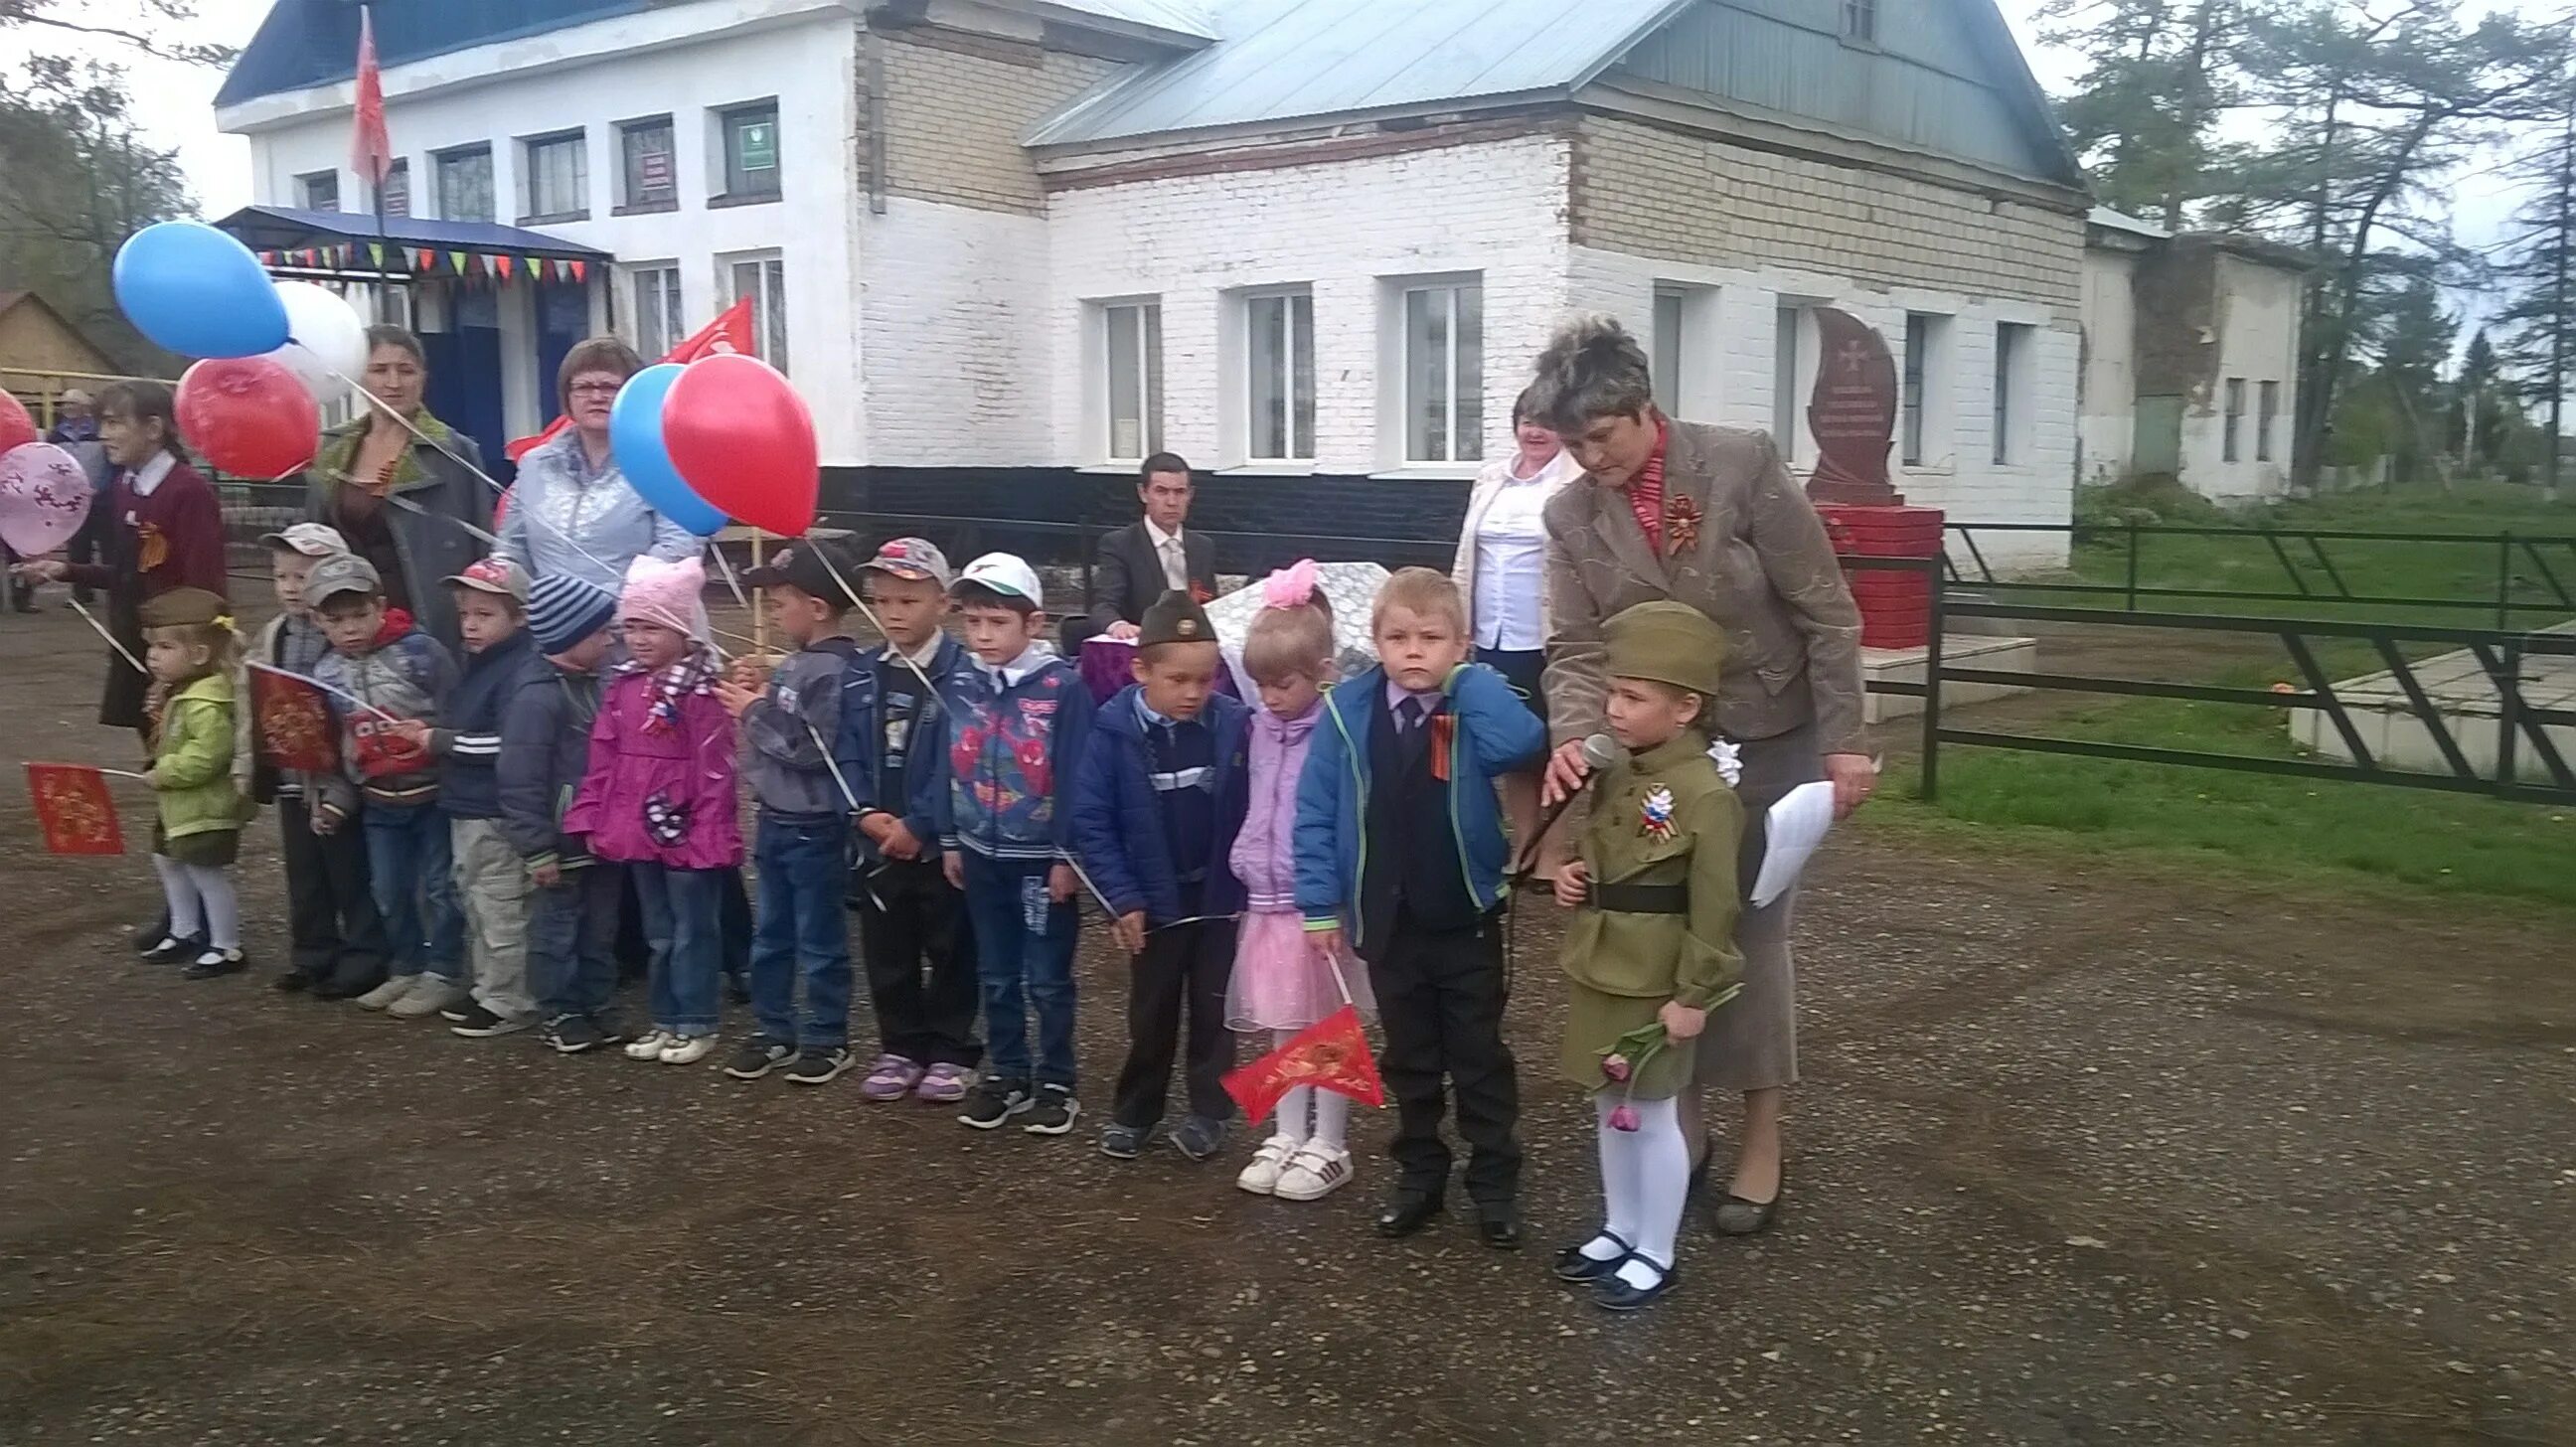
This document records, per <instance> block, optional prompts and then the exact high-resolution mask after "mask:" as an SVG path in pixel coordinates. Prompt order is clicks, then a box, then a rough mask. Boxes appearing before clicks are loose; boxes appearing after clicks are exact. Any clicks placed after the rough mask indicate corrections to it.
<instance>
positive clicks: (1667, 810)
mask: <svg viewBox="0 0 2576 1447" xmlns="http://www.w3.org/2000/svg"><path fill="white" fill-rule="evenodd" d="M1637 829H1638V832H1639V833H1641V834H1644V835H1645V836H1646V837H1647V838H1649V839H1652V840H1654V841H1655V842H1657V843H1659V844H1660V843H1662V842H1663V841H1665V840H1667V839H1670V838H1672V837H1673V791H1672V790H1671V789H1669V788H1666V787H1665V786H1664V785H1662V784H1657V785H1656V786H1654V787H1653V788H1651V789H1648V790H1647V791H1646V802H1645V803H1644V804H1643V805H1641V806H1640V807H1639V808H1638V810H1637Z"/></svg>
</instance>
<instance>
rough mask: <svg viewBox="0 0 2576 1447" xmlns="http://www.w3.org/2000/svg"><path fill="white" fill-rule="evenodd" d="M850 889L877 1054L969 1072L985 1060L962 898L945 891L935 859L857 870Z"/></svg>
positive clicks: (945, 881) (945, 879)
mask: <svg viewBox="0 0 2576 1447" xmlns="http://www.w3.org/2000/svg"><path fill="white" fill-rule="evenodd" d="M851 885H852V893H853V894H855V895H856V896H857V897H858V900H857V902H858V908H859V936H860V952H861V955H862V957H863V958H864V959H865V961H866V963H867V970H868V999H869V1000H870V1001H871V1002H872V1003H873V1004H874V1005H875V1006H876V1012H877V1039H878V1041H879V1042H880V1045H881V1048H882V1049H884V1051H885V1052H886V1053H887V1054H889V1055H900V1056H903V1057H904V1058H905V1059H907V1060H913V1061H918V1062H919V1063H921V1064H923V1065H962V1066H964V1067H966V1068H968V1069H970V1070H971V1069H973V1068H974V1066H975V1063H976V1062H977V1061H979V1060H981V1059H983V1058H984V1047H983V1045H982V1044H980V1043H979V1042H977V1040H976V1039H975V1018H976V1010H977V1008H978V1005H979V1002H980V1001H981V998H982V996H981V995H980V993H979V992H978V986H977V984H976V980H975V951H974V948H973V946H972V945H971V944H970V942H969V941H968V938H967V927H966V896H965V895H964V894H963V893H960V892H959V891H957V890H955V889H951V888H950V887H949V885H948V877H947V875H945V874H943V873H941V872H940V868H939V864H938V862H937V861H936V860H903V859H897V860H890V861H888V862H887V864H886V866H885V867H884V868H883V869H879V870H876V871H875V872H873V873H870V872H868V871H866V870H864V869H862V870H860V871H858V872H857V874H856V876H855V877H854V878H853V880H852V882H851Z"/></svg>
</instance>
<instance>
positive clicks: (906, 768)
mask: <svg viewBox="0 0 2576 1447" xmlns="http://www.w3.org/2000/svg"><path fill="white" fill-rule="evenodd" d="M891 657H892V651H891V650H890V649H889V648H887V647H886V646H885V645H882V644H880V645H878V646H877V647H875V648H871V649H869V650H868V651H866V652H865V653H862V654H860V655H859V657H858V659H857V661H856V662H854V663H852V664H851V665H850V671H849V676H848V678H847V679H846V680H844V682H843V685H842V689H841V731H840V738H839V740H838V742H837V744H836V746H835V748H834V750H833V753H834V756H835V757H837V758H838V759H839V760H840V764H841V777H842V778H843V779H846V780H848V781H849V785H850V792H851V793H853V794H855V795H857V796H858V800H859V807H858V808H857V809H855V810H853V811H851V812H853V813H855V814H870V813H876V812H879V811H882V812H884V813H888V814H892V815H894V816H895V817H896V818H898V819H901V820H902V821H903V826H904V828H905V829H907V830H909V831H911V833H912V837H913V838H914V839H917V840H919V841H920V842H921V846H922V848H923V849H924V850H925V851H928V850H933V849H936V848H938V847H939V828H940V819H941V817H942V816H943V815H944V814H945V813H946V812H947V799H946V796H947V792H948V770H947V763H948V729H949V715H948V709H947V707H946V702H945V701H946V700H947V699H950V698H955V697H960V696H962V695H963V693H964V691H965V690H966V689H968V688H971V687H972V686H973V684H974V680H973V679H971V678H969V677H967V676H966V675H967V674H969V673H971V672H972V671H973V669H974V667H975V661H974V658H973V656H972V655H970V654H968V653H967V651H966V646H965V645H964V644H962V643H959V642H958V641H957V640H956V639H955V638H952V637H950V636H949V635H947V634H945V633H942V634H940V635H939V644H938V647H937V648H935V649H934V650H932V652H931V656H930V663H929V665H928V666H927V667H925V668H923V669H922V672H924V673H926V674H928V675H929V676H930V681H931V685H932V688H933V692H932V693H931V694H930V695H929V697H927V698H925V699H921V700H920V701H919V702H918V703H917V704H916V710H917V711H916V712H915V713H914V714H913V716H912V717H911V718H909V719H906V720H901V721H900V722H902V723H903V726H904V741H903V757H902V759H901V761H900V762H901V767H900V768H896V769H892V770H889V769H888V767H887V762H886V727H887V723H888V720H887V719H886V717H885V708H886V692H885V680H884V669H885V665H886V663H887V660H888V659H889V658H891ZM894 666H895V667H896V668H902V667H903V666H904V665H903V663H902V662H901V661H900V660H896V661H895V662H894ZM858 841H859V858H860V862H861V863H862V864H865V863H869V862H871V861H873V860H874V859H875V857H876V853H877V846H876V842H875V841H874V840H871V839H869V838H868V837H867V836H866V835H865V834H861V835H859V836H858ZM925 857H927V856H926V855H925Z"/></svg>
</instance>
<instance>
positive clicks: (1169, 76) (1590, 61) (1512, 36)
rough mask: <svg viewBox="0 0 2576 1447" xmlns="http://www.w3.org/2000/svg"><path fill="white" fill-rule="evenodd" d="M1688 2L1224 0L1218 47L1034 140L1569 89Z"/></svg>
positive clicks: (1086, 140)
mask: <svg viewBox="0 0 2576 1447" xmlns="http://www.w3.org/2000/svg"><path fill="white" fill-rule="evenodd" d="M1105 3H1123V4H1127V5H1136V4H1145V3H1148V0H1105ZM1689 4H1690V0H1214V5H1213V8H1214V11H1215V15H1214V20H1215V27H1214V28H1215V32H1216V39H1217V43H1216V44H1215V45H1212V46H1210V47H1208V48H1207V49H1205V50H1201V51H1196V52H1194V53H1192V54H1190V55H1187V56H1183V57H1181V58H1180V59H1178V60H1173V61H1168V62H1165V63H1162V64H1157V65H1150V66H1139V67H1136V68H1135V69H1132V70H1130V71H1128V72H1127V73H1125V74H1124V75H1121V76H1119V77H1116V78H1114V79H1112V80H1110V81H1108V82H1107V83H1105V84H1104V85H1102V86H1100V87H1099V88H1097V89H1095V90H1093V91H1092V92H1091V93H1089V94H1087V95H1084V96H1081V97H1078V98H1076V99H1075V100H1074V101H1073V102H1072V103H1071V104H1069V105H1067V106H1065V107H1064V108H1063V109H1062V110H1059V111H1058V112H1056V113H1055V114H1054V115H1052V116H1050V117H1048V118H1046V119H1045V120H1042V121H1040V122H1039V123H1038V124H1037V126H1036V127H1035V128H1033V129H1032V130H1031V131H1030V132H1029V133H1028V135H1027V137H1026V140H1027V142H1028V144H1030V145H1032V146H1063V145H1086V144H1091V143H1096V142H1101V141H1110V140H1116V139H1120V138H1124V137H1134V136H1145V135H1154V134H1159V133H1164V132H1171V131H1194V130H1206V129H1210V128H1215V127H1224V126H1242V125H1258V124H1261V123H1264V122H1271V121H1283V120H1293V119H1297V118H1299V117H1304V116H1324V115H1337V114H1343V113H1348V112H1368V111H1380V110H1399V109H1404V108H1407V107H1421V106H1427V105H1437V104H1439V103H1441V102H1447V101H1470V100H1484V101H1492V100H1497V99H1500V98H1502V97H1506V96H1518V95H1532V96H1562V95H1566V94H1570V93H1571V92H1572V91H1573V90H1575V89H1576V88H1577V87H1579V86H1581V85H1583V84H1584V83H1586V82H1588V81H1590V80H1591V79H1592V78H1593V77H1594V76H1596V75H1598V74H1600V72H1601V71H1602V69H1603V68H1605V67H1607V66H1608V65H1610V64H1611V63H1612V62H1614V61H1616V60H1617V59H1618V58H1619V57H1620V56H1621V55H1622V54H1625V53H1626V51H1627V49H1628V47H1630V46H1631V45H1634V44H1635V43H1636V42H1637V41H1638V40H1639V39H1640V38H1642V37H1643V36H1645V35H1647V34H1649V33H1651V32H1652V31H1654V30H1655V29H1656V28H1657V27H1659V26H1661V25H1663V24H1664V23H1665V22H1666V21H1668V20H1670V19H1671V18H1672V17H1673V16H1674V15H1676V14H1679V13H1680V12H1681V11H1682V10H1683V9H1685V8H1687V7H1688V5H1689ZM1157 8H1163V7H1159V6H1158V7H1157Z"/></svg>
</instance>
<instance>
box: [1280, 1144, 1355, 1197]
mask: <svg viewBox="0 0 2576 1447" xmlns="http://www.w3.org/2000/svg"><path fill="white" fill-rule="evenodd" d="M1355 1174H1357V1173H1356V1172H1354V1171H1353V1170H1352V1169H1351V1153H1350V1152H1349V1151H1346V1150H1342V1149H1340V1148H1338V1147H1335V1146H1327V1145H1319V1144H1317V1143H1315V1142H1314V1141H1308V1142H1306V1143H1305V1144H1304V1145H1302V1146H1299V1147H1298V1148H1297V1154H1296V1155H1294V1156H1292V1157H1290V1158H1289V1161H1288V1168H1287V1169H1286V1170H1284V1171H1281V1172H1280V1173H1279V1184H1278V1185H1277V1186H1275V1187H1273V1188H1272V1190H1271V1194H1272V1195H1274V1196H1277V1197H1278V1198H1279V1199H1280V1200H1283V1201H1320V1200H1322V1199H1324V1198H1325V1197H1326V1196H1329V1195H1331V1194H1333V1193H1334V1192H1335V1191H1338V1190H1340V1189H1341V1188H1342V1187H1344V1186H1347V1185H1349V1184H1350V1182H1351V1177H1352V1176H1353V1175H1355Z"/></svg>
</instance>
